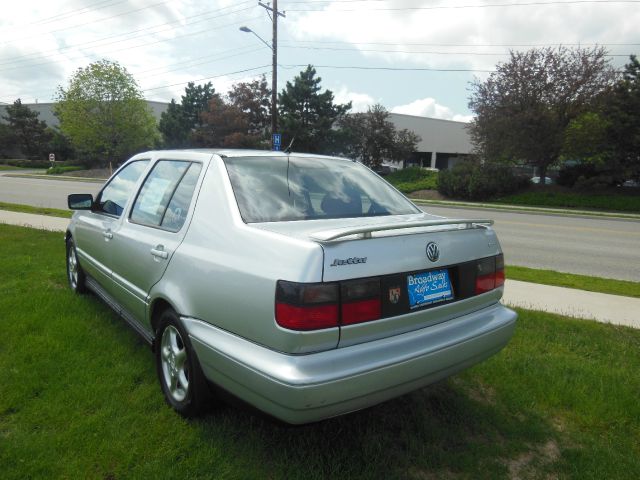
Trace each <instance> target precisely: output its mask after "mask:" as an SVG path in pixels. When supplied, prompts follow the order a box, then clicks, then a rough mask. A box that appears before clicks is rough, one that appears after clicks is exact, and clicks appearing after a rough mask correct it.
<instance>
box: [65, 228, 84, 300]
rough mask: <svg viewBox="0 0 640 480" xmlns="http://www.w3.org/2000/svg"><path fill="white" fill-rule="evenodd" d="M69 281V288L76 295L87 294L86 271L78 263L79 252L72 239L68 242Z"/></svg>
mask: <svg viewBox="0 0 640 480" xmlns="http://www.w3.org/2000/svg"><path fill="white" fill-rule="evenodd" d="M67 279H68V280H69V287H71V290H73V291H74V292H75V293H84V292H86V290H87V288H86V286H85V275H84V271H83V270H82V267H81V266H80V262H78V252H77V251H76V246H75V244H74V243H73V238H71V237H69V239H68V240H67Z"/></svg>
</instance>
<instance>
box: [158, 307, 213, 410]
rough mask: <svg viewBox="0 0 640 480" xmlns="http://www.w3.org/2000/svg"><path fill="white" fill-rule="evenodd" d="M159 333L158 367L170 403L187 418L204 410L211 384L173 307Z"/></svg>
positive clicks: (161, 323)
mask: <svg viewBox="0 0 640 480" xmlns="http://www.w3.org/2000/svg"><path fill="white" fill-rule="evenodd" d="M158 325H159V326H158V330H157V335H156V342H157V343H156V349H155V357H156V370H157V373H158V380H159V381H160V386H161V388H162V393H163V394H164V398H165V400H166V401H167V403H168V404H169V405H170V406H171V407H173V409H174V410H175V411H177V412H178V413H179V414H180V415H182V416H184V417H195V416H197V415H199V414H201V413H203V412H204V411H205V409H206V406H207V402H208V401H209V397H210V395H209V385H208V384H207V381H206V379H205V377H204V374H203V373H202V369H201V368H200V364H199V363H198V359H197V358H196V356H195V353H194V351H193V348H192V347H191V342H190V341H189V337H188V336H187V333H186V331H185V330H184V328H183V327H182V324H181V323H180V319H179V318H178V315H177V314H176V313H175V312H174V311H173V310H165V311H164V312H163V313H162V314H161V316H160V319H159V323H158Z"/></svg>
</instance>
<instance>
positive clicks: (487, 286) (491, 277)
mask: <svg viewBox="0 0 640 480" xmlns="http://www.w3.org/2000/svg"><path fill="white" fill-rule="evenodd" d="M502 285H504V256H503V255H502V254H500V255H497V256H495V257H488V258H483V259H481V260H478V263H477V272H476V289H475V292H476V295H479V294H481V293H485V292H489V291H491V290H493V289H495V288H498V287H501V286H502Z"/></svg>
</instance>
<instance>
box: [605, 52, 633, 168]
mask: <svg viewBox="0 0 640 480" xmlns="http://www.w3.org/2000/svg"><path fill="white" fill-rule="evenodd" d="M604 105H605V106H604V115H605V118H606V119H607V121H608V129H607V133H608V141H609V144H610V146H611V156H612V160H613V161H614V162H616V163H618V164H619V165H620V168H621V170H622V172H621V173H622V176H623V177H626V178H634V179H636V180H640V62H639V61H638V59H637V57H636V56H635V55H631V57H630V62H629V63H628V64H627V65H626V66H625V70H624V72H623V77H622V79H621V80H620V81H619V82H618V83H617V84H616V85H615V87H614V89H613V93H612V95H610V96H608V97H607V101H606V102H605V103H604Z"/></svg>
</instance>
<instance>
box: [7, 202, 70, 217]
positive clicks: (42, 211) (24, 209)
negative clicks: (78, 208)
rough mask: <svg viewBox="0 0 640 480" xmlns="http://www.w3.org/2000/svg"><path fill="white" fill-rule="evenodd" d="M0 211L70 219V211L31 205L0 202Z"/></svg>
mask: <svg viewBox="0 0 640 480" xmlns="http://www.w3.org/2000/svg"><path fill="white" fill-rule="evenodd" d="M0 210H8V211H10V212H21V213H33V214H36V215H47V216H51V217H62V218H71V216H72V215H73V212H72V211H71V210H60V209H59V208H47V207H32V206H31V205H21V204H18V203H6V202H0Z"/></svg>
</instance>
